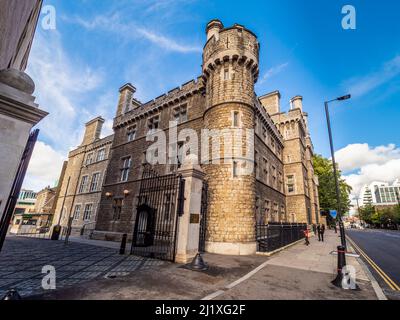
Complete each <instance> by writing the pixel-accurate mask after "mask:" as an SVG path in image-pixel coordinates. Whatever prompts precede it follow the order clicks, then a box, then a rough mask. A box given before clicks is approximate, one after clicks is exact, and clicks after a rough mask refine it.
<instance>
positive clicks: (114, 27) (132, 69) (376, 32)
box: [25, 0, 400, 190]
mask: <svg viewBox="0 0 400 320" xmlns="http://www.w3.org/2000/svg"><path fill="white" fill-rule="evenodd" d="M346 4H351V5H353V6H354V7H355V8H356V13H357V29H356V30H344V29H343V28H342V24H341V21H342V18H343V14H342V13H341V10H342V7H343V6H344V5H346ZM44 5H52V6H54V8H55V9H56V22H57V27H56V30H44V29H43V28H42V27H41V21H40V22H39V25H38V28H37V33H36V36H35V40H34V44H33V48H32V52H31V57H30V61H29V66H28V70H27V72H28V74H30V75H31V77H32V78H33V79H34V80H35V83H36V87H37V88H36V92H35V94H36V96H37V98H38V102H39V103H40V105H41V108H42V109H44V110H46V111H48V112H50V115H49V116H48V117H47V118H46V119H45V120H43V121H42V122H41V123H40V124H39V126H38V127H39V128H40V129H41V135H40V143H39V144H38V146H37V150H36V151H35V154H34V158H33V160H32V163H31V166H30V169H29V173H28V177H27V179H26V183H25V186H26V187H31V188H36V189H37V188H40V187H44V186H45V185H46V184H52V182H53V181H54V180H55V179H56V177H57V175H58V171H59V170H60V165H61V162H62V159H64V158H66V156H67V153H68V151H69V150H70V149H71V148H72V147H74V146H76V145H78V144H79V143H80V139H81V136H82V130H83V124H84V122H85V121H88V120H90V119H91V118H93V117H95V116H97V115H102V116H103V117H104V118H106V119H107V120H108V121H107V122H106V125H105V133H111V123H112V122H111V121H112V118H113V116H114V113H115V107H116V103H117V98H118V88H119V87H120V86H121V85H122V84H124V83H126V82H131V83H132V84H133V85H135V86H136V88H137V93H136V97H137V98H138V99H139V100H141V101H142V102H146V101H148V100H150V99H152V98H154V97H157V96H159V95H160V94H163V93H165V92H167V91H169V90H170V89H172V88H174V87H176V86H179V85H181V84H183V83H185V82H186V81H188V80H190V79H193V78H196V77H197V76H199V75H200V74H201V54H202V47H203V45H204V43H205V31H204V29H205V25H206V23H207V22H208V21H209V20H211V19H213V18H218V19H220V20H221V21H222V22H223V23H224V25H225V26H230V25H232V24H234V23H240V24H242V25H244V26H246V27H247V28H248V29H250V30H252V31H254V32H255V33H256V34H257V35H258V37H259V41H260V43H261V52H260V80H259V83H258V84H257V85H256V92H257V94H259V95H261V94H264V93H267V92H270V91H273V90H276V89H278V90H280V92H281V94H282V101H281V103H282V109H283V110H287V109H288V108H289V99H290V98H291V97H293V96H295V95H298V94H300V95H302V96H303V97H304V109H305V111H307V112H308V113H309V119H310V128H311V133H312V138H313V141H314V146H315V151H316V152H317V153H320V154H323V155H324V156H329V147H328V144H327V141H328V140H327V132H326V131H327V130H326V122H325V121H326V120H325V117H324V113H323V102H324V101H325V100H327V99H332V98H335V97H337V96H340V95H343V94H347V93H351V94H353V99H351V100H349V101H347V102H342V103H340V104H339V103H338V104H335V105H332V109H331V113H332V114H331V117H332V121H333V132H334V140H335V149H336V150H338V158H339V161H340V162H341V166H342V169H343V170H344V171H345V173H346V175H347V177H348V179H349V180H348V181H349V183H351V184H352V185H353V186H354V187H355V190H358V188H359V187H360V186H361V185H362V184H364V183H368V182H370V181H371V180H384V181H385V180H387V181H390V180H394V178H396V177H400V149H399V147H398V145H400V142H399V134H398V127H399V126H398V123H399V118H400V108H399V101H400V90H399V89H400V23H399V21H398V12H400V2H398V1H392V0H380V1H376V0H374V1H372V0H371V1H365V0H364V1H361V0H351V1H340V0H337V1H335V0H330V1H327V0H321V1H314V0H305V1H295V0H268V1H265V0H264V1H250V0H248V1H222V0H218V1H208V0H201V1H200V0H198V1H196V0H185V1H183V0H182V1H180V0H119V1H116V0H115V1H110V0H76V1H66V0H58V1H56V0H45V1H44ZM43 17H44V15H42V16H41V18H43Z"/></svg>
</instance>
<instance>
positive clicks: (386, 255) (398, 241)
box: [346, 229, 400, 297]
mask: <svg viewBox="0 0 400 320" xmlns="http://www.w3.org/2000/svg"><path fill="white" fill-rule="evenodd" d="M346 234H347V235H348V236H349V237H350V239H351V240H353V241H354V242H355V244H356V246H357V247H358V248H357V247H356V250H357V251H358V253H360V254H361V257H362V258H363V260H364V262H366V263H367V265H368V267H369V269H370V270H371V272H372V273H373V274H374V276H375V278H376V279H377V281H378V282H379V284H380V285H381V287H382V288H383V289H384V291H385V292H386V293H389V294H391V295H395V296H396V297H399V295H400V231H389V230H370V229H366V230H354V229H349V230H346ZM360 249H361V251H362V252H360Z"/></svg>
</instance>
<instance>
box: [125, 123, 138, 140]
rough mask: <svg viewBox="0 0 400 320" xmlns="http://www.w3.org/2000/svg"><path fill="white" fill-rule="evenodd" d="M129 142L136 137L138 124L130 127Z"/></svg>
mask: <svg viewBox="0 0 400 320" xmlns="http://www.w3.org/2000/svg"><path fill="white" fill-rule="evenodd" d="M127 137H128V142H131V141H133V140H135V139H136V126H133V127H130V128H128V134H127Z"/></svg>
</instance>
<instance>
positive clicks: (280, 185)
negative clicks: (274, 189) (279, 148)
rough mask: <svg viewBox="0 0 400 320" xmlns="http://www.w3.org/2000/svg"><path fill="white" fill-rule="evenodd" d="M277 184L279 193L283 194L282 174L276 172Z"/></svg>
mask: <svg viewBox="0 0 400 320" xmlns="http://www.w3.org/2000/svg"><path fill="white" fill-rule="evenodd" d="M278 183H279V191H280V192H282V193H283V192H284V190H283V176H282V172H278Z"/></svg>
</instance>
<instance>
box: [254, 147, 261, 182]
mask: <svg viewBox="0 0 400 320" xmlns="http://www.w3.org/2000/svg"><path fill="white" fill-rule="evenodd" d="M259 169H260V168H259V166H258V152H257V151H255V153H254V171H255V173H256V179H259V178H260V170H259Z"/></svg>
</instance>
